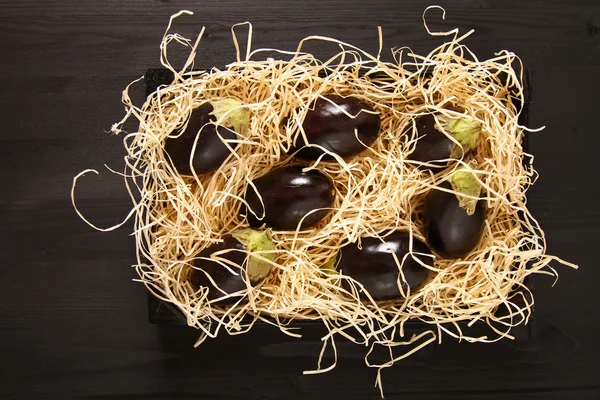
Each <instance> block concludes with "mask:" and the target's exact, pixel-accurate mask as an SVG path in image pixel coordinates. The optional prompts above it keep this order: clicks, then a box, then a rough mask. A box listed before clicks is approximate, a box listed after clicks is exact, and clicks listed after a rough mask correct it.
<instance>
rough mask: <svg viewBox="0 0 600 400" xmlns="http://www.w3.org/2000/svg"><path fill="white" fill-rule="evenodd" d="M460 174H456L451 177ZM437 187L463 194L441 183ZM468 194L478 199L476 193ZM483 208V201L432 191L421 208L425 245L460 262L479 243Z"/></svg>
mask: <svg viewBox="0 0 600 400" xmlns="http://www.w3.org/2000/svg"><path fill="white" fill-rule="evenodd" d="M459 173H460V172H457V173H455V174H454V177H456V174H459ZM471 184H472V183H468V185H471ZM439 187H440V188H442V189H447V190H455V191H459V192H462V193H465V191H464V190H463V189H461V187H460V185H459V186H457V185H456V184H455V185H452V184H451V183H450V182H443V183H441V184H440V185H439ZM471 194H473V195H476V196H479V192H478V189H477V191H476V192H471ZM486 208H487V207H486V204H485V201H484V200H477V201H467V200H464V199H459V197H457V196H456V195H455V194H454V193H448V192H444V191H442V190H438V189H433V190H432V191H431V192H429V194H428V195H427V197H426V199H425V206H424V208H423V229H424V234H425V237H426V239H427V244H428V245H429V247H430V248H431V249H432V250H433V251H434V252H436V253H437V254H439V255H440V256H442V257H446V258H460V257H464V256H465V255H467V254H469V253H470V252H471V251H472V250H473V249H474V248H475V247H476V246H477V244H478V243H479V241H480V240H481V235H482V233H483V225H484V221H485V213H486Z"/></svg>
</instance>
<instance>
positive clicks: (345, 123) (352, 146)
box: [290, 95, 381, 160]
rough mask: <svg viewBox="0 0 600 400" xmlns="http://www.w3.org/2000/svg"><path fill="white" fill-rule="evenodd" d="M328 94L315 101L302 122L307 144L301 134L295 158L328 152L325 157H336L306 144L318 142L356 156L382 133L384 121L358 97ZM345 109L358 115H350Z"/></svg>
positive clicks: (333, 150) (294, 148) (343, 154)
mask: <svg viewBox="0 0 600 400" xmlns="http://www.w3.org/2000/svg"><path fill="white" fill-rule="evenodd" d="M325 97H326V99H327V100H326V99H324V98H319V99H317V100H316V102H315V103H314V107H313V108H312V109H310V110H309V111H308V112H307V113H306V117H305V118H304V121H303V122H302V128H303V129H304V133H305V135H306V140H308V143H307V142H306V141H305V139H304V137H303V136H302V135H301V134H299V135H298V138H297V143H296V146H295V147H293V148H292V149H291V151H290V153H296V157H299V158H303V159H305V160H316V159H317V158H319V157H321V156H322V155H323V154H325V156H324V159H326V160H333V157H332V156H330V155H329V154H327V153H325V152H323V151H322V150H321V149H320V148H317V147H305V146H306V145H307V144H314V145H319V146H321V147H323V148H325V149H327V150H328V151H330V152H332V153H335V154H337V155H339V156H340V157H342V158H345V157H350V156H353V155H356V154H358V153H360V152H362V151H363V150H365V149H366V147H365V146H370V145H371V144H373V142H374V141H375V140H376V139H377V137H378V136H379V133H380V132H379V129H380V126H381V121H380V118H379V115H378V114H374V113H373V112H374V110H373V108H372V107H371V106H369V105H368V104H366V103H365V102H363V101H361V100H359V99H357V98H355V97H341V96H336V95H329V96H325ZM328 100H329V101H328ZM331 102H333V103H335V104H332V103H331ZM344 112H346V113H348V114H350V115H352V116H355V117H354V118H351V117H349V116H347V115H346V114H345V113H344ZM355 130H356V133H355ZM357 136H358V139H357ZM359 139H360V140H359Z"/></svg>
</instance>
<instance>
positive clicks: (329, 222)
mask: <svg viewBox="0 0 600 400" xmlns="http://www.w3.org/2000/svg"><path fill="white" fill-rule="evenodd" d="M427 10H429V8H428V9H427ZM427 10H426V12H427ZM182 14H191V13H190V12H187V11H183V12H180V13H178V14H176V15H174V16H173V17H172V18H171V22H170V23H169V27H168V28H167V32H166V33H165V36H164V38H163V40H162V44H161V49H162V57H161V61H162V64H163V65H164V66H165V67H166V68H168V69H170V70H171V71H172V72H173V73H174V74H175V81H174V83H173V84H171V85H169V86H166V87H164V86H163V87H161V88H159V89H158V90H157V91H156V92H155V93H153V94H152V95H151V96H150V97H149V98H148V99H147V101H146V102H145V103H144V104H143V105H142V106H141V107H138V106H136V105H134V104H133V103H132V101H131V99H130V97H129V94H128V91H129V87H128V88H127V89H126V90H125V91H124V92H123V102H124V104H125V105H126V109H127V115H126V116H125V118H124V119H123V120H122V121H121V122H119V123H118V124H116V125H115V126H114V127H113V132H114V133H120V132H122V130H121V128H120V127H121V125H122V124H123V123H124V122H125V121H126V120H127V119H129V118H131V117H133V118H135V119H137V120H138V121H139V131H138V132H135V133H130V134H127V135H126V136H125V139H124V144H125V147H126V149H127V153H128V154H127V157H126V159H125V161H126V163H127V170H126V173H125V174H124V176H125V181H126V184H127V187H128V189H129V191H130V194H131V197H132V200H133V201H134V208H133V211H132V214H133V215H134V216H135V238H136V243H137V255H138V262H137V265H136V268H137V271H138V272H139V275H140V277H141V280H142V282H143V283H144V284H145V285H146V286H147V287H148V289H149V290H150V291H151V292H152V293H154V294H155V295H156V296H157V297H159V298H160V299H162V300H164V301H167V302H170V303H173V304H175V305H176V306H177V307H178V308H179V309H180V310H181V311H182V312H183V313H184V314H185V316H186V317H187V322H188V324H189V325H190V326H192V327H195V328H198V329H199V330H200V331H201V332H202V335H201V338H200V340H199V341H198V343H197V344H200V343H201V342H202V341H203V340H204V339H206V338H207V337H215V336H216V335H217V334H219V333H220V331H222V330H225V331H226V332H227V333H228V334H240V333H244V332H246V331H248V330H249V329H251V328H252V326H253V324H254V323H255V322H256V321H258V320H260V321H264V322H266V323H269V324H274V325H276V326H278V327H279V328H280V329H281V330H282V332H284V333H287V334H289V335H292V336H300V335H299V334H298V333H297V331H292V330H291V329H290V326H289V324H290V322H292V321H299V320H318V321H322V323H323V324H324V325H325V326H326V327H327V329H328V330H329V334H328V335H327V336H326V337H324V338H323V345H324V348H323V351H324V350H325V347H328V346H333V349H334V350H335V341H334V338H335V337H340V336H341V337H344V338H346V339H348V340H351V341H353V342H355V343H357V344H363V345H368V346H370V351H369V354H370V353H371V351H373V349H374V347H375V346H385V347H387V348H389V349H390V352H389V353H390V359H389V361H388V362H386V363H383V364H373V363H371V362H370V361H369V354H367V356H366V362H367V364H368V365H370V366H374V367H376V368H378V369H379V372H380V370H381V368H384V367H388V366H391V365H392V364H393V363H394V362H395V361H397V360H398V359H400V358H403V357H406V356H408V355H410V354H412V353H413V352H415V351H417V350H418V349H420V348H422V347H425V346H427V345H428V344H429V343H431V342H433V341H436V340H438V341H439V340H441V335H442V333H443V332H445V333H446V334H448V335H450V336H453V337H455V338H458V339H465V340H469V341H479V342H489V341H494V340H498V339H500V338H503V337H509V338H510V337H511V336H510V329H511V327H513V326H516V325H518V324H524V323H527V321H528V319H529V317H530V315H531V310H532V306H533V297H532V295H531V293H530V292H529V289H528V288H527V286H525V284H524V281H525V278H526V277H527V276H529V275H531V274H550V275H556V272H555V271H554V269H552V268H551V267H550V266H549V264H550V262H551V261H558V262H559V263H562V264H564V265H567V266H570V267H573V268H576V266H575V265H573V264H570V263H568V262H565V261H562V260H560V259H558V258H556V257H553V256H550V255H546V244H545V240H544V234H543V232H542V230H541V229H540V227H539V225H538V223H537V222H536V220H535V219H534V218H533V216H532V215H531V214H530V213H529V211H528V210H527V207H526V197H525V192H526V190H527V188H528V187H529V185H531V184H532V182H533V181H534V179H535V177H536V174H535V171H534V169H533V168H532V165H531V162H532V159H533V157H532V156H531V155H529V154H527V153H525V152H524V151H523V148H522V146H521V143H522V140H523V135H524V131H526V130H527V129H526V128H525V127H523V126H519V124H518V122H517V121H518V117H519V114H520V111H521V110H520V106H517V105H515V104H522V103H523V101H524V95H523V88H522V84H521V82H522V76H520V75H518V74H517V72H516V71H515V69H514V68H513V65H514V64H519V63H520V60H519V59H518V58H517V57H516V55H515V54H513V53H511V52H508V51H501V52H499V53H497V55H496V56H495V57H494V58H492V59H489V60H482V61H480V60H478V59H477V58H476V56H475V55H474V54H473V53H471V52H470V51H469V49H468V48H467V47H465V46H464V45H463V44H461V42H462V41H463V40H464V39H465V38H466V37H467V36H469V35H470V34H471V33H472V31H471V32H468V33H467V34H465V35H463V36H462V37H459V36H458V31H457V30H453V31H450V32H431V31H430V30H429V28H427V30H428V32H429V33H431V34H432V35H446V36H448V37H449V40H448V41H447V42H446V43H444V44H443V45H441V46H439V47H437V48H436V49H434V50H433V51H432V52H431V53H429V54H428V55H426V56H420V55H416V54H412V52H410V51H409V50H407V49H403V50H398V51H396V52H395V53H394V55H395V57H394V58H395V62H383V61H381V60H380V59H379V56H373V55H371V54H369V53H367V52H365V51H362V50H360V49H358V48H356V47H354V46H352V45H350V44H348V43H343V42H340V41H338V40H335V39H332V38H327V37H317V36H311V37H307V38H305V39H304V40H302V41H301V42H300V43H299V45H298V48H297V49H296V51H294V52H283V51H280V53H281V54H282V55H287V57H289V58H290V60H289V61H279V60H274V59H271V58H264V57H261V56H263V53H265V52H270V53H272V52H273V51H274V50H272V49H261V50H251V35H252V26H251V25H250V24H249V23H246V24H242V25H246V26H247V27H248V29H249V37H248V47H247V50H246V54H245V57H243V58H242V57H241V56H240V48H239V46H238V41H237V37H236V33H235V29H236V28H237V26H234V27H233V28H232V34H233V39H234V45H235V47H236V50H237V54H238V57H237V61H235V62H233V63H231V64H229V65H227V67H226V68H225V69H217V68H213V69H211V70H209V71H194V72H188V71H190V70H191V69H192V68H193V62H194V58H195V56H196V49H197V47H198V44H199V43H200V39H201V37H202V33H201V34H200V35H199V37H198V39H197V40H196V41H195V42H192V41H190V40H189V39H185V38H183V37H181V36H180V35H178V34H171V33H169V30H170V27H171V23H172V22H173V20H174V19H175V18H176V17H178V16H180V15H182ZM424 20H425V19H424ZM425 26H426V25H425ZM202 32H204V30H203V31H202ZM314 40H318V41H327V42H332V43H335V44H337V45H339V46H340V48H341V51H340V52H339V53H338V54H336V55H334V56H333V57H331V58H330V59H329V60H326V61H324V62H321V61H319V60H317V59H315V58H314V56H313V55H311V54H309V53H305V52H303V51H302V48H303V46H304V44H305V43H306V42H307V41H314ZM172 41H176V42H178V43H180V44H183V45H185V46H188V47H189V48H190V57H189V59H188V61H187V62H186V63H185V66H184V67H183V68H182V69H181V70H179V69H176V68H174V67H173V66H172V65H171V64H169V61H168V58H167V47H168V44H169V43H170V42H172ZM380 47H381V45H380ZM405 53H406V54H405ZM406 59H408V61H407V60H406ZM519 70H520V71H522V68H520V69H519ZM134 83H135V82H134ZM324 94H339V95H342V96H348V95H352V96H354V97H356V98H359V99H362V100H363V101H365V102H366V103H368V104H370V105H372V106H373V108H374V110H375V111H376V112H377V113H379V115H380V117H381V136H380V138H379V139H378V140H377V141H376V142H375V143H374V144H373V145H372V146H371V149H370V150H367V151H365V152H363V153H362V154H360V155H359V156H357V157H354V158H351V159H349V160H346V161H344V160H343V159H341V158H339V157H337V156H336V161H335V162H331V161H330V162H325V161H321V160H319V161H316V162H313V163H307V164H306V167H307V168H308V169H312V168H314V169H318V170H320V171H321V172H323V173H324V174H325V175H327V176H328V177H329V178H330V179H331V180H332V181H333V182H335V190H336V192H337V193H336V200H335V203H334V205H333V208H332V210H331V212H330V214H329V215H328V216H327V217H326V218H325V219H324V220H323V221H321V222H320V223H319V224H318V225H317V226H315V227H313V228H310V229H307V230H304V231H299V232H298V231H296V232H283V231H272V232H271V235H272V238H273V241H274V243H275V245H276V248H277V250H276V256H277V257H276V262H275V263H274V265H273V268H274V272H273V274H272V276H271V277H270V278H269V279H268V280H267V281H266V282H265V283H264V284H262V285H261V286H259V287H256V288H252V287H248V292H247V297H246V298H245V299H242V300H239V301H237V302H236V303H234V306H223V305H219V304H218V303H215V302H212V303H211V302H209V301H208V300H207V299H206V295H207V291H206V290H205V289H201V290H195V289H194V288H193V287H192V286H191V285H190V283H189V282H188V280H187V277H188V276H189V273H190V271H191V268H192V267H191V264H192V261H193V260H194V258H195V257H196V256H197V254H198V253H199V252H200V251H201V250H202V249H204V248H206V247H208V246H210V245H211V244H214V243H216V242H218V241H219V240H220V238H221V237H222V236H223V235H227V234H229V233H231V232H233V231H235V230H238V229H240V228H245V227H247V223H246V221H245V219H244V217H243V216H241V215H240V209H241V207H242V206H243V204H244V201H243V195H244V193H245V191H246V189H247V188H248V187H249V185H250V182H251V181H252V180H253V179H255V178H257V177H260V176H262V175H264V174H265V173H267V172H268V171H270V170H272V169H274V168H277V167H279V166H282V165H285V164H288V163H289V162H290V161H291V158H290V157H289V156H288V155H287V154H286V152H287V151H288V150H289V149H290V147H291V145H292V143H293V142H294V140H295V139H296V138H297V137H298V135H303V134H304V133H303V132H302V129H301V124H302V120H303V118H304V115H305V114H306V112H307V110H309V108H310V107H311V104H312V103H313V102H314V101H315V99H317V98H319V97H320V96H322V95H324ZM221 98H235V99H239V100H241V101H242V102H243V103H244V104H245V105H246V107H247V108H248V110H250V113H251V119H250V127H249V131H248V133H247V135H246V136H245V137H238V138H237V139H236V142H237V143H239V144H238V147H237V148H236V150H235V151H234V152H233V153H232V155H231V156H230V157H229V159H228V160H227V161H226V162H225V163H224V164H223V165H222V167H221V168H220V169H219V170H218V171H217V172H215V173H211V174H205V175H196V176H193V177H182V176H180V175H178V174H177V173H176V171H175V170H174V168H173V167H172V165H171V163H170V161H169V159H168V157H167V156H166V155H165V153H164V151H163V143H164V141H165V139H166V138H167V136H169V135H174V133H173V132H176V130H177V129H179V128H181V127H182V126H184V125H185V124H186V120H187V118H188V116H189V115H190V112H191V110H192V109H193V108H194V107H197V106H199V105H201V104H202V103H204V102H207V101H210V100H211V99H221ZM453 110H460V111H453ZM431 112H439V113H442V114H444V115H447V116H450V117H452V116H459V115H467V116H469V117H471V118H475V119H476V120H478V121H480V122H481V124H482V126H483V131H482V133H481V140H479V142H478V146H477V148H476V150H475V151H473V152H472V154H473V156H474V159H475V161H476V165H477V167H476V169H474V170H473V172H474V173H475V174H476V176H477V178H478V180H479V181H480V183H481V185H482V187H483V188H484V190H483V191H482V193H483V195H484V196H485V197H484V198H485V201H486V202H487V207H488V212H487V218H486V223H485V230H484V234H483V238H482V240H481V242H480V243H479V245H478V246H477V248H476V249H475V250H474V251H473V252H471V253H470V254H469V255H468V256H466V257H464V258H463V259H441V258H436V260H435V264H434V268H433V269H432V270H433V274H432V278H431V281H430V282H429V283H428V284H427V285H426V286H425V287H424V288H423V289H421V290H420V291H417V292H416V293H410V294H409V296H408V297H407V298H406V299H405V300H400V301H387V302H377V303H375V302H373V301H364V299H363V300H362V301H361V300H359V298H358V294H357V293H354V292H349V291H347V290H344V289H343V288H342V287H341V285H340V280H341V279H349V278H345V277H341V276H340V275H336V274H335V273H331V271H327V270H324V269H322V268H321V266H322V265H323V264H325V263H326V262H327V261H328V260H329V259H330V258H331V257H334V256H335V254H336V253H337V252H338V250H339V249H340V248H341V247H343V246H344V245H346V244H347V243H350V242H355V241H357V240H360V238H361V237H364V236H375V237H385V236H386V235H387V234H389V233H391V232H393V231H394V230H397V229H404V230H408V231H411V232H412V234H413V235H414V237H417V238H421V239H422V238H423V231H422V225H421V222H420V221H419V220H418V219H416V218H415V215H417V214H418V213H419V211H420V209H421V208H422V205H423V200H424V196H425V195H426V194H427V193H428V192H429V191H430V190H431V188H432V187H433V186H434V185H435V184H437V183H440V182H441V181H443V180H445V179H447V177H448V175H449V174H450V173H451V172H452V169H450V170H449V171H447V172H446V173H444V174H439V175H437V176H434V175H432V174H428V173H423V172H419V171H418V170H417V169H416V168H415V167H416V166H417V165H418V162H414V161H409V160H407V155H408V154H409V153H410V151H411V149H412V148H413V146H414V140H415V138H414V137H413V130H412V126H413V122H414V119H415V117H417V116H419V115H422V114H426V113H431ZM286 117H289V119H288V120H287V121H286ZM469 161H472V160H470V159H464V160H460V161H459V162H458V163H456V166H455V167H453V169H456V168H461V167H463V168H472V166H473V163H472V162H471V163H470V162H469ZM84 172H86V171H84ZM80 176H81V174H80V175H78V176H77V178H79V177H80ZM77 178H76V179H75V181H76V180H77ZM74 184H75V183H74ZM82 218H83V217H82ZM516 289H520V291H516ZM519 293H520V294H519ZM500 307H504V308H506V309H508V310H509V312H508V313H505V314H504V316H503V317H501V316H499V313H498V312H497V310H498V309H499V308H500ZM506 314H508V315H506ZM409 320H420V321H422V322H424V323H425V324H428V325H429V326H430V329H425V330H424V331H423V333H422V334H420V335H417V336H414V337H408V338H407V337H405V335H404V324H405V323H406V322H407V321H409ZM476 321H480V322H482V323H484V324H487V325H489V326H490V327H492V329H493V331H490V333H491V335H486V336H476V337H471V336H469V334H468V332H465V324H459V322H467V323H469V322H470V323H471V325H472V323H474V322H476ZM398 348H400V349H404V350H401V352H402V354H401V355H398V354H393V353H394V352H393V351H392V350H396V349H398ZM322 356H323V353H321V358H322ZM334 366H335V360H334V362H333V364H332V365H330V366H321V359H319V364H318V368H317V369H316V370H315V371H306V373H316V372H325V371H327V370H330V369H332V368H333V367H334ZM377 385H378V386H379V387H381V377H380V374H379V373H378V374H377Z"/></svg>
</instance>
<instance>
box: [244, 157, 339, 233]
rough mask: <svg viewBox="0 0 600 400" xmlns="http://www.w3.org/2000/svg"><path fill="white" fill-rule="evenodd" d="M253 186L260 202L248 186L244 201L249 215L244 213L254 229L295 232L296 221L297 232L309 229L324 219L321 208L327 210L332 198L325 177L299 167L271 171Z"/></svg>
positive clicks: (330, 183)
mask: <svg viewBox="0 0 600 400" xmlns="http://www.w3.org/2000/svg"><path fill="white" fill-rule="evenodd" d="M253 183H254V186H255V187H256V189H257V190H258V193H259V194H260V197H261V198H262V203H261V200H260V198H259V197H258V195H257V194H256V191H255V190H254V189H253V188H252V187H251V186H248V189H247V190H246V198H245V199H246V202H247V203H248V206H249V208H250V210H251V211H252V212H250V210H246V216H247V218H248V222H249V223H250V226H252V227H254V228H258V227H261V226H262V225H263V224H265V225H266V226H267V227H269V228H273V229H277V230H284V231H287V230H296V228H297V227H298V224H299V223H300V221H302V225H301V229H305V228H308V227H311V226H313V225H315V224H316V223H318V222H319V221H321V220H322V219H323V218H325V216H327V214H328V213H329V210H326V209H324V208H328V207H331V205H332V204H333V200H334V197H335V192H334V190H333V183H332V182H331V180H330V179H329V178H327V177H326V176H325V175H323V174H322V173H321V172H319V171H316V170H310V171H308V172H303V171H302V167H301V166H291V167H283V168H279V169H276V170H273V171H271V172H269V173H267V174H266V175H264V176H262V177H260V178H258V179H255V180H254V182H253ZM263 204H264V207H263ZM314 210H318V211H314ZM263 214H264V218H263ZM304 217H306V218H304ZM303 218H304V220H303Z"/></svg>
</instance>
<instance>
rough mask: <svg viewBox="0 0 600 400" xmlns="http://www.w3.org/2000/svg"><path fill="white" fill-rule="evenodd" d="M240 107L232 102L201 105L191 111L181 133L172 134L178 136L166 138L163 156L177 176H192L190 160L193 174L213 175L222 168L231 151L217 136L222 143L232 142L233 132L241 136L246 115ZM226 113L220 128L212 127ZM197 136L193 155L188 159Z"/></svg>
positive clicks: (234, 135)
mask: <svg viewBox="0 0 600 400" xmlns="http://www.w3.org/2000/svg"><path fill="white" fill-rule="evenodd" d="M240 106H241V103H240V102H238V101H237V100H233V99H225V100H215V101H213V103H212V104H211V103H204V104H202V105H201V106H199V107H196V108H195V109H194V110H192V113H191V114H190V118H189V120H188V123H187V126H186V128H185V130H183V132H181V131H179V132H177V133H176V135H178V136H176V137H168V138H167V139H166V140H165V145H164V149H165V152H166V153H167V154H168V155H169V157H170V158H171V161H172V162H173V166H174V167H175V169H176V170H177V171H178V172H179V173H180V174H182V175H193V174H192V169H191V168H190V157H191V158H192V163H191V164H192V167H193V169H194V171H195V172H196V173H197V174H204V173H208V172H212V171H215V170H217V169H218V168H219V167H220V166H221V165H222V164H223V162H224V161H225V160H226V159H227V157H229V155H230V154H231V151H230V150H229V148H228V147H227V146H226V145H225V143H223V141H222V140H221V138H220V137H219V135H221V136H222V137H223V139H225V140H233V139H236V132H238V133H240V134H244V133H245V132H244V130H245V129H246V126H247V124H248V113H247V111H245V110H244V109H243V108H241V107H240ZM236 107H238V108H236ZM226 112H229V114H227V115H226V117H225V119H224V121H223V125H216V124H215V121H217V119H218V117H219V116H221V115H223V114H224V113H226ZM230 128H233V129H230ZM199 132H200V134H198V133H199ZM197 136H198V142H197V144H196V149H195V150H196V151H195V152H194V154H193V156H192V149H193V146H194V142H195V141H196V137H197ZM229 146H230V147H231V148H232V149H234V148H236V147H237V143H235V142H229Z"/></svg>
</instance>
